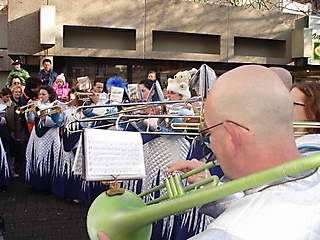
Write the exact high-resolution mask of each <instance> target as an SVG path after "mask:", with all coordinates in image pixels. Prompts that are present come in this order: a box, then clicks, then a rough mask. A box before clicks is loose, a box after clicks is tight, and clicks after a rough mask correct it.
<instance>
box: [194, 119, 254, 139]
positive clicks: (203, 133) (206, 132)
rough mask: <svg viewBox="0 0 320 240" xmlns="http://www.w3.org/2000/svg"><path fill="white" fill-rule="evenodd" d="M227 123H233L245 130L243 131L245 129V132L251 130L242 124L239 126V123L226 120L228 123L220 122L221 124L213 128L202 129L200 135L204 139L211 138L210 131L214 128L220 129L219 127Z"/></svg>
mask: <svg viewBox="0 0 320 240" xmlns="http://www.w3.org/2000/svg"><path fill="white" fill-rule="evenodd" d="M225 122H229V123H233V124H235V125H237V126H239V127H241V128H243V129H245V130H247V131H250V129H249V128H247V127H245V126H243V125H241V124H239V123H236V122H234V121H231V120H226V121H223V122H219V123H217V124H215V125H212V126H211V127H208V128H205V129H202V130H200V131H199V133H200V135H201V136H203V137H206V136H209V135H210V131H209V130H210V129H213V128H215V127H218V126H220V125H222V124H223V123H225Z"/></svg>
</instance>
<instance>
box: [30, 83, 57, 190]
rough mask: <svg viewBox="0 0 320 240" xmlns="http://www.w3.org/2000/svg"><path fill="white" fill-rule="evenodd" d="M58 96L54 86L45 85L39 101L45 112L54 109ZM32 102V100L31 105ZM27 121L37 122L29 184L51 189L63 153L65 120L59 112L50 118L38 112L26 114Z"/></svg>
mask: <svg viewBox="0 0 320 240" xmlns="http://www.w3.org/2000/svg"><path fill="white" fill-rule="evenodd" d="M55 100H56V94H55V92H54V91H53V89H52V87H50V86H48V85H46V86H42V87H41V88H40V91H39V101H38V102H36V103H37V106H38V107H39V109H40V110H41V109H42V108H46V107H49V106H53V104H52V103H53V102H54V101H55ZM31 102H32V100H30V101H29V103H31ZM26 115H27V121H35V126H34V128H33V130H32V132H31V135H30V139H29V142H28V145H27V150H26V166H25V168H26V169H25V174H26V175H25V181H27V182H29V183H30V184H31V185H32V187H33V188H34V189H36V190H46V191H48V190H51V186H52V169H53V166H54V165H56V164H58V161H59V155H58V154H57V153H59V150H60V137H59V127H60V126H61V124H62V120H63V119H62V117H61V116H60V114H58V113H55V114H52V115H49V116H41V115H40V116H39V115H37V114H36V113H35V111H30V112H27V113H26Z"/></svg>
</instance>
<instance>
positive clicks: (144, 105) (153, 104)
mask: <svg viewBox="0 0 320 240" xmlns="http://www.w3.org/2000/svg"><path fill="white" fill-rule="evenodd" d="M199 101H202V97H194V98H190V99H186V100H176V101H158V102H134V103H114V104H113V103H112V104H109V105H97V106H90V105H86V106H85V105H84V106H79V107H77V111H82V110H85V109H88V108H90V109H94V108H106V107H121V108H122V109H123V110H124V111H125V110H127V112H132V111H134V110H135V107H136V108H137V109H138V110H140V108H138V107H141V109H143V108H149V107H156V106H165V105H167V104H175V103H185V104H186V103H193V102H199ZM102 116H103V115H102ZM102 116H101V117H102Z"/></svg>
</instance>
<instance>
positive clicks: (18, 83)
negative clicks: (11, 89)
mask: <svg viewBox="0 0 320 240" xmlns="http://www.w3.org/2000/svg"><path fill="white" fill-rule="evenodd" d="M12 84H14V85H20V84H21V83H20V82H13V83H12Z"/></svg>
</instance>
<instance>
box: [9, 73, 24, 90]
mask: <svg viewBox="0 0 320 240" xmlns="http://www.w3.org/2000/svg"><path fill="white" fill-rule="evenodd" d="M14 86H21V81H20V78H19V77H18V76H14V77H13V78H12V81H11V85H10V86H9V88H10V89H11V90H12V88H13V87H14ZM21 87H22V88H23V89H24V86H21Z"/></svg>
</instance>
